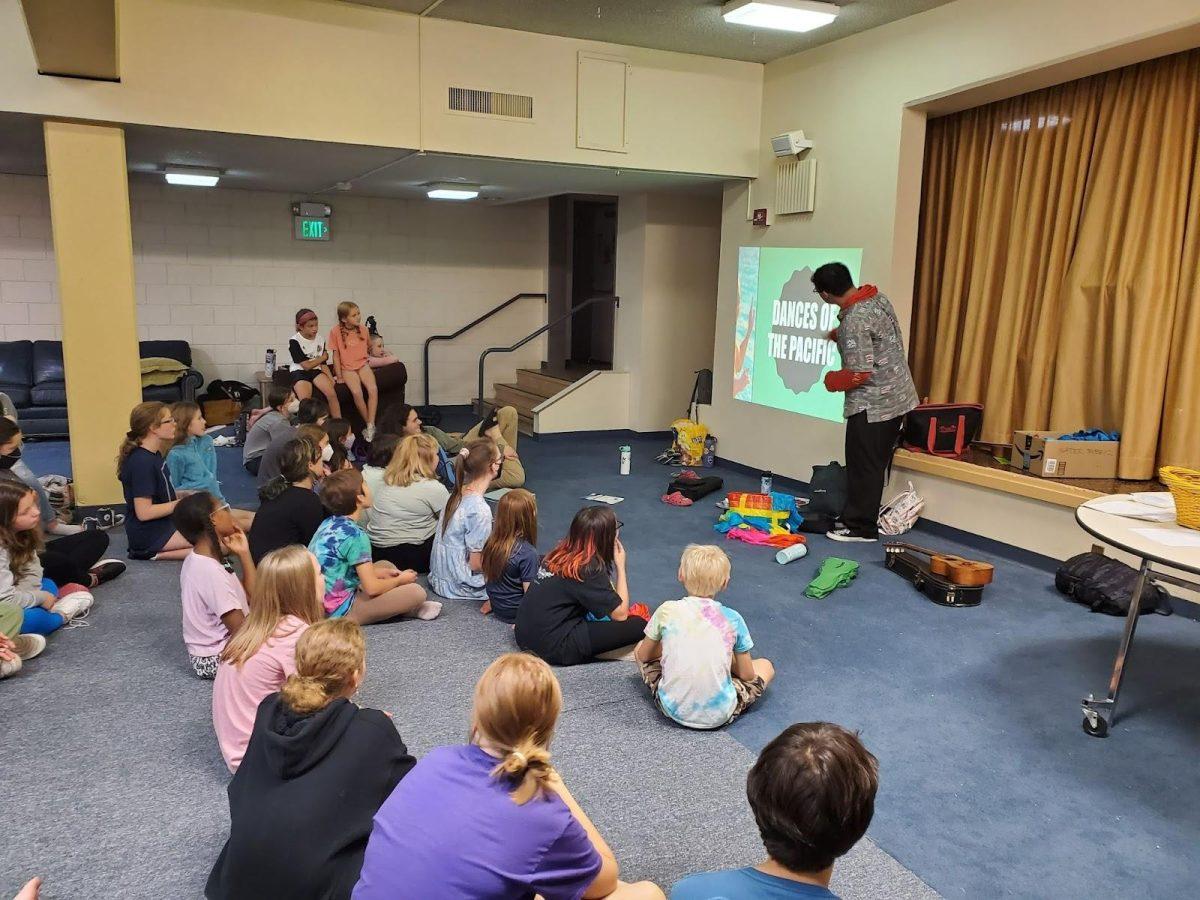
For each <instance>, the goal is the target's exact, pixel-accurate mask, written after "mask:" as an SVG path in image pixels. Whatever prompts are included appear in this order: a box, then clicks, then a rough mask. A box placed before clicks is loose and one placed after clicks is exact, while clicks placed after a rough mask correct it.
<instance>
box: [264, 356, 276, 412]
mask: <svg viewBox="0 0 1200 900" xmlns="http://www.w3.org/2000/svg"><path fill="white" fill-rule="evenodd" d="M263 374H264V375H266V376H267V377H268V378H274V377H275V351H274V350H267V358H266V360H265V362H264V364H263ZM263 400H266V398H265V397H264V398H263Z"/></svg>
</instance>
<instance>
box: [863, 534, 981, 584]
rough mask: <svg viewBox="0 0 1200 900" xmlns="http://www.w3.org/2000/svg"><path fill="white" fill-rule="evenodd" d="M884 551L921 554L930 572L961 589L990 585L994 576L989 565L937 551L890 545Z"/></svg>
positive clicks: (913, 546) (900, 544) (914, 546)
mask: <svg viewBox="0 0 1200 900" xmlns="http://www.w3.org/2000/svg"><path fill="white" fill-rule="evenodd" d="M893 548H894V549H893ZM884 549H885V550H887V551H888V552H890V553H899V552H900V551H901V550H912V551H913V552H914V553H923V554H925V555H926V556H928V557H929V571H930V572H932V573H933V574H934V575H940V576H941V577H943V578H945V579H947V580H948V581H949V582H950V583H951V584H957V585H961V586H963V587H983V586H984V585H985V584H991V583H992V576H993V575H994V574H995V567H994V566H993V565H992V564H991V563H985V562H978V561H977V560H973V559H966V558H964V557H962V556H955V555H954V554H952V553H939V552H938V551H937V550H928V549H926V548H925V547H918V546H916V545H915V544H904V543H892V544H887V545H886V546H885V547H884Z"/></svg>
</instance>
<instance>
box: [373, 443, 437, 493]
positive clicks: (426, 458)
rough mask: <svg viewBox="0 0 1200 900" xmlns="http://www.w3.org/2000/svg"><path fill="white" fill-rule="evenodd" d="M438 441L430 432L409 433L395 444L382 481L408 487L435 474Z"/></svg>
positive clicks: (394, 485) (393, 485)
mask: <svg viewBox="0 0 1200 900" xmlns="http://www.w3.org/2000/svg"><path fill="white" fill-rule="evenodd" d="M437 462H438V442H437V441H436V440H434V438H433V435H430V434H423V433H422V434H410V435H409V436H408V437H406V438H404V440H402V441H401V442H400V443H399V444H398V445H397V446H396V452H395V453H393V454H392V461H391V462H389V463H388V464H387V468H386V469H384V471H383V483H384V484H390V485H391V486H392V487H408V486H409V485H410V484H415V483H416V482H418V481H428V480H429V479H431V478H433V477H434V476H435V475H436V474H437Z"/></svg>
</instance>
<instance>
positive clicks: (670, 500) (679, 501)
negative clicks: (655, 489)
mask: <svg viewBox="0 0 1200 900" xmlns="http://www.w3.org/2000/svg"><path fill="white" fill-rule="evenodd" d="M661 499H662V502H663V503H666V504H667V505H668V506H691V505H692V501H691V500H689V499H688V498H687V497H685V496H683V494H681V493H679V491H672V492H671V493H669V494H663V495H662V498H661Z"/></svg>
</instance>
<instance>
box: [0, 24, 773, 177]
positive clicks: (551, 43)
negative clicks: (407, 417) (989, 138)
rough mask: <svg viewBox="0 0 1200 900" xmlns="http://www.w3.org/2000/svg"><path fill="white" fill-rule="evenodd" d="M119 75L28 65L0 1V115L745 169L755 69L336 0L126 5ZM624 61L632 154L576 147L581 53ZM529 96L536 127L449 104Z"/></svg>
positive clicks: (649, 165)
mask: <svg viewBox="0 0 1200 900" xmlns="http://www.w3.org/2000/svg"><path fill="white" fill-rule="evenodd" d="M119 25H120V34H121V81H120V83H103V82H94V81H82V80H73V79H64V78H51V77H44V76H39V75H38V74H37V65H36V63H35V61H34V57H33V50H32V47H31V46H30V44H29V39H28V36H27V34H26V30H25V27H24V22H23V20H22V17H21V12H20V3H19V0H0V109H3V110H7V111H13V112H26V113H35V114H42V115H55V116H66V117H76V118H82V119H95V120H108V121H113V122H131V123H140V124H150V125H163V126H175V127H182V128H193V129H199V130H205V131H225V132H234V133H244V134H262V135H274V136H280V137H290V138H307V139H310V140H321V141H334V142H343V143H357V144H371V145H378V146H384V147H406V148H426V149H430V150H445V151H453V152H459V153H468V154H472V155H475V156H496V157H504V158H513V159H532V160H545V161H551V162H565V163H576V164H590V165H604V166H610V165H611V166H617V167H621V168H642V169H661V170H667V171H681V172H699V173H709V174H721V175H725V174H728V175H743V176H748V175H751V174H753V172H754V170H755V165H756V153H757V141H758V131H759V116H760V112H761V98H762V66H761V65H759V64H757V63H743V62H735V61H730V60H720V59H710V58H707V57H700V56H689V55H687V54H681V53H667V52H663V51H657V50H646V49H642V48H636V47H621V46H617V45H614V44H602V43H597V42H592V41H576V40H571V39H568V38H559V37H552V36H548V35H538V34H527V33H524V32H519V31H510V30H506V29H499V28H487V27H484V26H478V25H469V24H462V23H457V22H444V21H441V20H437V19H424V20H422V19H418V18H417V17H416V16H411V15H405V14H402V13H397V12H392V11H389V10H381V9H375V8H371V7H366V6H359V5H356V4H354V3H346V2H333V0H121V4H120V22H119ZM580 50H588V51H593V52H598V53H602V54H607V55H612V56H618V57H620V58H623V59H625V60H627V61H628V62H629V64H630V66H631V70H630V76H629V82H628V116H627V119H626V127H627V131H628V141H629V143H628V147H627V152H624V153H615V152H604V151H596V150H580V149H577V148H576V146H575V134H576V131H575V129H576V99H575V86H576V81H577V78H576V64H577V57H578V52H579V51H580ZM451 84H453V85H455V86H460V87H470V88H476V89H482V90H498V91H506V92H517V93H525V94H529V95H532V96H533V98H534V121H533V122H532V123H529V122H514V121H507V120H503V119H497V118H491V117H487V118H480V117H471V116H464V115H461V114H451V113H449V112H447V111H446V100H447V91H446V89H447V87H448V86H449V85H451Z"/></svg>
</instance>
